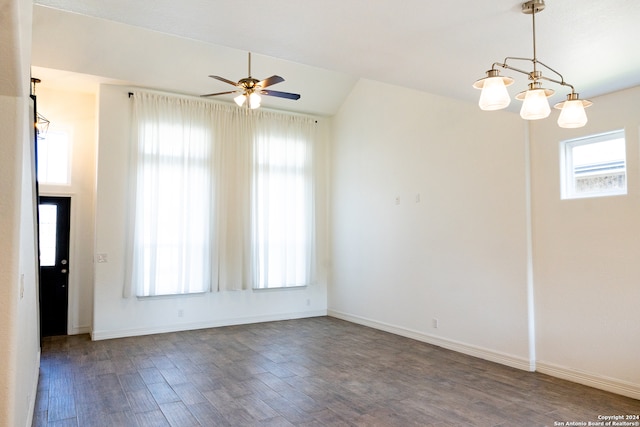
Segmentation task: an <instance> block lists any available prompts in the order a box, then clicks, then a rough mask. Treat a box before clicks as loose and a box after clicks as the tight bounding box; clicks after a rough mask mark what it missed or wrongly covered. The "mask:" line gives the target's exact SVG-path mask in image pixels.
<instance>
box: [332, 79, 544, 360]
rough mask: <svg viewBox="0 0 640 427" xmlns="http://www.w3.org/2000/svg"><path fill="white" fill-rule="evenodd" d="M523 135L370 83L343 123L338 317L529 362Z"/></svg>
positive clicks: (473, 110) (514, 119)
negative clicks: (436, 320)
mask: <svg viewBox="0 0 640 427" xmlns="http://www.w3.org/2000/svg"><path fill="white" fill-rule="evenodd" d="M524 134H525V126H524V124H523V122H522V121H521V120H520V119H519V117H518V116H517V115H515V114H513V113H508V112H498V113H488V112H481V111H479V110H478V108H477V106H476V105H470V104H466V103H461V102H458V101H454V100H450V99H445V98H441V97H437V96H433V95H429V94H425V93H421V92H417V91H413V90H410V89H405V88H400V87H395V86H390V85H385V84H381V83H376V82H372V81H360V82H359V83H358V85H357V86H356V88H355V89H354V91H353V92H352V93H351V94H350V96H349V98H348V99H347V101H346V102H345V104H344V105H343V106H342V109H341V110H340V112H339V113H338V114H337V116H336V117H335V118H334V137H333V149H332V150H333V151H332V166H333V170H332V179H333V185H332V233H331V234H332V239H333V241H332V266H333V270H332V278H331V282H330V289H329V310H330V311H329V312H330V314H333V315H336V316H338V317H342V318H346V319H349V320H353V321H356V322H361V323H364V324H369V325H371V326H375V327H380V328H382V329H386V330H390V331H393V332H397V333H400V334H403V335H408V336H412V337H414V338H417V339H422V340H425V341H428V342H433V343H437V344H439V345H443V346H445V347H449V348H454V349H457V350H460V351H463V352H466V353H469V354H474V355H477V356H480V357H484V358H487V359H490V360H496V361H500V362H502V363H506V364H509V365H512V366H517V367H520V368H523V369H531V368H532V366H533V365H532V363H533V360H532V354H530V350H531V349H530V347H529V326H530V325H529V318H528V298H527V295H528V286H529V283H528V280H527V277H528V270H527V261H528V243H527V242H528V238H527V226H528V225H527V208H526V207H527V181H526V167H525V165H526V162H527V157H526V156H527V150H526V146H525V143H524ZM418 197H419V201H418V199H417V198H418ZM396 198H399V204H397V203H396ZM433 319H438V328H434V327H433Z"/></svg>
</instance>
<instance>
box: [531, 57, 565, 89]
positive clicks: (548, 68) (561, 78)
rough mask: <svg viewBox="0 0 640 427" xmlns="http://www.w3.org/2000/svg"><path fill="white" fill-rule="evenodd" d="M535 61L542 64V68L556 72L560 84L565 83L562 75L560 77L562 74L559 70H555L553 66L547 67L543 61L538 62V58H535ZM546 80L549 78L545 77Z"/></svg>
mask: <svg viewBox="0 0 640 427" xmlns="http://www.w3.org/2000/svg"><path fill="white" fill-rule="evenodd" d="M536 62H537V63H538V64H540V65H542V66H543V67H544V68H546V69H547V70H549V71H551V72H552V73H554V74H556V75H557V76H558V77H560V81H561V82H562V83H560V84H562V85H564V84H565V83H564V77H562V74H560V73H559V72H557V71H556V70H554V69H553V68H551V67H549V66H548V65H547V64H545V63H543V62H540V61H538V60H536ZM547 80H549V79H547ZM569 86H570V85H569Z"/></svg>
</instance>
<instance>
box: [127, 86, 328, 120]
mask: <svg viewBox="0 0 640 427" xmlns="http://www.w3.org/2000/svg"><path fill="white" fill-rule="evenodd" d="M133 95H134V93H133V92H129V98H131V97H132V96H133ZM177 96H180V95H177ZM276 112H277V113H281V112H280V111H276ZM286 113H288V114H293V115H296V116H301V117H309V116H307V115H306V114H300V113H291V112H286ZM309 118H310V119H311V120H313V121H314V122H315V123H318V120H317V119H314V118H312V117H309Z"/></svg>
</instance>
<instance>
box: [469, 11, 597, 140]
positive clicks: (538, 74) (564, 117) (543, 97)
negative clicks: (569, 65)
mask: <svg viewBox="0 0 640 427" xmlns="http://www.w3.org/2000/svg"><path fill="white" fill-rule="evenodd" d="M544 8H545V4H544V0H530V1H528V2H526V3H523V4H522V13H524V14H527V15H531V19H532V22H533V58H518V57H506V58H505V59H504V61H503V62H495V63H494V64H493V65H492V67H491V69H490V70H488V71H487V76H486V77H484V78H482V79H480V80H478V81H476V82H475V83H474V84H473V87H474V88H476V89H480V90H482V92H481V94H480V101H479V102H478V105H479V106H480V109H482V110H485V111H495V110H501V109H503V108H506V107H507V106H509V104H510V103H511V98H510V97H509V93H508V92H507V89H506V87H507V86H510V85H511V84H513V79H512V78H510V77H503V76H501V75H500V70H499V69H497V68H496V67H500V68H503V69H506V70H512V71H515V72H518V73H521V74H525V75H526V76H528V78H529V80H531V83H529V85H528V86H529V87H528V89H527V90H525V91H523V92H520V93H519V94H518V95H516V99H518V100H520V101H523V102H522V108H521V109H520V117H522V118H523V119H525V120H539V119H544V118H546V117H548V116H549V114H550V113H551V108H550V107H549V101H548V98H549V97H550V96H551V95H553V94H554V91H553V90H552V89H546V88H544V87H542V82H541V80H544V81H547V82H551V83H555V84H558V85H560V86H567V87H569V88H571V92H570V93H569V94H568V95H567V100H566V101H562V102H559V103H558V104H556V105H555V106H554V107H555V108H557V109H559V110H561V112H560V116H559V117H558V125H559V126H560V127H562V128H577V127H582V126H584V125H585V124H586V123H587V115H586V113H585V111H584V109H585V108H586V107H589V106H590V105H592V102H591V101H588V100H586V99H580V97H579V95H578V93H576V92H575V89H574V87H573V86H572V85H570V84H569V83H567V82H565V81H564V77H562V75H561V74H560V73H558V72H557V71H556V70H554V69H553V68H551V67H549V66H547V65H545V64H543V63H542V62H540V61H538V58H537V56H536V14H537V13H539V12H542V11H543V10H544ZM508 61H529V62H531V63H532V64H533V71H524V70H521V69H519V68H515V67H513V66H511V65H509V64H507V62H508ZM538 66H541V67H543V68H545V69H547V70H548V71H550V72H551V73H553V74H555V76H556V77H554V78H549V77H547V76H545V75H543V74H542V71H540V70H538Z"/></svg>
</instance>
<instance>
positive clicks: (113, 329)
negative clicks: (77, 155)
mask: <svg viewBox="0 0 640 427" xmlns="http://www.w3.org/2000/svg"><path fill="white" fill-rule="evenodd" d="M128 91H129V88H127V87H123V86H111V85H102V86H101V87H100V94H99V137H98V141H99V147H98V186H97V192H96V194H97V206H96V254H106V255H107V259H108V262H106V263H99V264H95V283H94V286H95V289H94V318H93V338H94V339H104V338H111V337H118V336H128V335H139V334H147V333H155V332H164V331H174V330H185V329H192V328H203V327H212V326H220V325H230V324H240V323H250V322H258V321H267V320H280V319H289V318H298V317H307V316H316V315H324V314H326V308H327V287H326V271H325V269H324V268H321V271H320V274H319V276H320V277H319V282H318V283H317V284H314V285H310V286H308V287H306V288H300V289H283V290H268V291H253V290H248V291H237V292H213V293H207V294H200V295H192V296H176V297H155V298H141V299H138V298H135V297H134V298H123V297H122V295H123V285H124V277H125V276H124V275H125V244H126V242H127V233H126V230H127V226H126V213H127V204H126V199H127V197H126V194H127V185H128V184H127V183H128V174H129V171H128V168H129V164H128V155H129V144H130V139H129V135H130V112H131V104H130V100H129V97H128ZM323 122H324V121H323V120H320V123H319V125H321V126H324V125H323ZM319 148H320V151H321V152H322V150H323V148H324V147H319ZM321 155H322V153H321ZM322 163H324V161H323V162H322ZM322 176H323V177H324V176H325V175H324V174H323V175H322ZM325 193H326V189H324V188H323V189H321V194H325ZM319 202H320V203H319V204H320V206H319V212H318V213H319V223H320V230H319V233H318V234H319V236H320V239H321V242H320V244H321V249H320V265H321V267H322V260H324V259H326V257H327V256H326V250H327V244H326V242H324V236H326V235H327V231H326V225H325V224H326V221H327V219H326V215H325V213H326V208H325V206H326V204H325V203H324V202H323V200H320V201H319ZM180 313H182V317H180Z"/></svg>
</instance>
